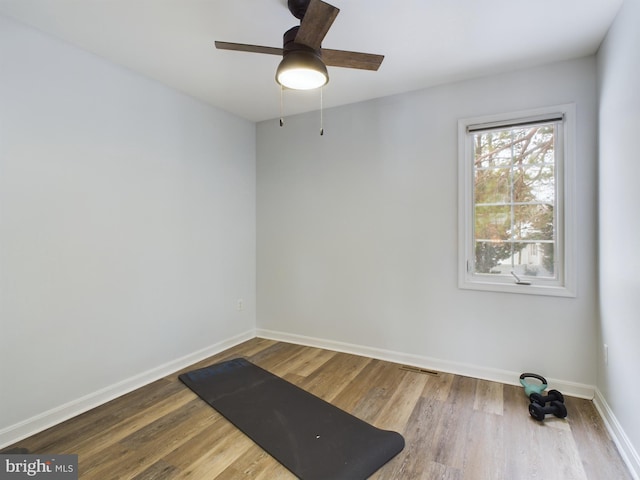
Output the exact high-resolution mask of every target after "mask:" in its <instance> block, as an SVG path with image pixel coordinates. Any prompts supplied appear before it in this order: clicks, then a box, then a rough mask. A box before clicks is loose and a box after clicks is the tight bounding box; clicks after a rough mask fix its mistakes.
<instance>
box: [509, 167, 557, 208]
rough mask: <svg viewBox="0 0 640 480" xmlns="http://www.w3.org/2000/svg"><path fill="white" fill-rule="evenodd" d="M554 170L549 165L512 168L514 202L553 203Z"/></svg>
mask: <svg viewBox="0 0 640 480" xmlns="http://www.w3.org/2000/svg"><path fill="white" fill-rule="evenodd" d="M555 194H556V192H555V171H554V167H553V166H551V165H533V166H527V167H515V168H514V169H513V201H514V202H548V203H555Z"/></svg>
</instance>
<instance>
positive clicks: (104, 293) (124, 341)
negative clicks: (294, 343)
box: [0, 17, 255, 445]
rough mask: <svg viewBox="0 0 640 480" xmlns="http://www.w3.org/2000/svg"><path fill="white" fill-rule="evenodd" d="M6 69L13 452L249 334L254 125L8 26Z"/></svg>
mask: <svg viewBox="0 0 640 480" xmlns="http://www.w3.org/2000/svg"><path fill="white" fill-rule="evenodd" d="M0 72H1V74H0V275H1V277H0V282H1V283H0V292H1V293H0V295H1V297H0V310H1V311H0V322H1V333H0V404H1V405H2V406H1V408H0V445H1V444H2V443H3V441H10V440H11V439H15V437H16V435H17V436H20V435H22V434H25V433H29V429H31V428H38V427H42V426H44V425H46V423H47V422H49V421H56V420H60V416H61V415H62V416H64V415H65V414H66V413H69V414H73V413H77V408H82V407H83V406H84V407H86V406H89V405H90V404H91V403H92V402H96V401H98V402H99V401H104V400H105V395H106V396H113V395H117V394H120V393H122V390H123V389H125V390H126V389H127V388H134V387H135V386H138V385H139V384H140V383H144V382H146V381H150V380H151V379H152V378H153V376H154V375H159V374H162V372H163V371H164V370H165V369H163V366H165V367H166V368H171V366H173V367H175V366H176V365H178V364H177V363H172V362H176V361H177V360H179V359H181V358H185V359H186V358H188V359H191V358H193V354H194V352H201V353H202V354H204V353H205V351H210V350H211V349H212V348H213V349H215V347H216V345H220V344H221V342H222V343H223V344H224V343H225V342H228V341H229V340H230V339H231V340H232V339H237V338H240V337H242V336H253V333H254V331H255V330H254V329H255V309H254V305H255V298H254V296H255V125H254V124H253V123H251V122H248V121H245V120H240V119H238V118H237V117H234V116H232V115H229V114H227V113H224V112H221V111H219V110H216V109H213V108H210V107H208V106H205V105H203V104H200V103H198V102H196V101H194V100H192V99H190V98H188V97H185V96H183V95H181V94H178V93H177V92H175V91H173V90H170V89H168V88H166V87H163V86H161V85H159V84H157V83H155V82H152V81H149V80H147V79H145V78H142V77H140V76H137V75H134V74H132V73H130V72H129V71H127V70H124V69H122V68H120V67H117V66H114V65H113V64H111V63H108V62H106V61H103V60H102V59H100V58H98V57H96V56H93V55H91V54H88V53H86V52H83V51H81V50H78V49H76V48H73V47H70V46H69V45H67V44H65V43H63V42H60V41H57V40H55V39H53V38H51V37H47V36H45V35H43V34H40V33H38V32H36V31H35V30H32V29H29V28H26V27H23V26H20V25H19V24H17V23H15V22H13V21H11V20H8V19H6V18H4V17H0ZM238 298H243V299H244V300H245V306H246V309H245V310H244V311H242V312H238V311H237V310H236V300H237V299H238ZM178 363H179V362H178ZM145 373H146V374H145ZM83 402H84V403H83ZM67 410H68V411H67ZM23 422H26V424H24V423H23ZM39 422H44V423H39ZM23 427H24V429H23V430H21V429H22V428H23Z"/></svg>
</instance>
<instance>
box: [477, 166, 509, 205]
mask: <svg viewBox="0 0 640 480" xmlns="http://www.w3.org/2000/svg"><path fill="white" fill-rule="evenodd" d="M474 196H475V203H476V204H484V203H509V202H510V201H511V168H492V169H488V170H476V172H475V188H474Z"/></svg>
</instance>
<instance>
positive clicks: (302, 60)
mask: <svg viewBox="0 0 640 480" xmlns="http://www.w3.org/2000/svg"><path fill="white" fill-rule="evenodd" d="M276 81H277V82H278V83H279V84H280V85H282V86H283V87H286V88H290V89H293V90H313V89H315V88H319V87H322V86H323V85H326V83H327V82H328V81H329V73H328V72H327V67H326V65H325V64H324V62H323V61H322V59H321V58H320V56H319V55H318V54H317V53H316V52H314V51H309V50H292V51H289V52H287V53H286V54H285V55H284V58H283V59H282V61H281V62H280V65H278V69H277V70H276Z"/></svg>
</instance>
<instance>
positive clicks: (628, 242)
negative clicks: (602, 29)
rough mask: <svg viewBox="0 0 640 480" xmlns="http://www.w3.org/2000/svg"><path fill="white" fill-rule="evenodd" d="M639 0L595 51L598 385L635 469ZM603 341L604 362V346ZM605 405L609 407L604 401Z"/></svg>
mask: <svg viewBox="0 0 640 480" xmlns="http://www.w3.org/2000/svg"><path fill="white" fill-rule="evenodd" d="M638 25H640V1H639V0H626V1H625V3H624V4H623V7H622V9H621V10H620V12H619V13H618V16H617V18H616V20H615V22H614V23H613V25H612V27H611V29H610V31H609V33H608V35H607V37H606V39H605V41H604V43H603V45H602V46H601V48H600V51H599V53H598V74H599V75H598V80H599V82H598V83H599V95H598V99H599V110H600V125H599V132H600V137H599V139H600V142H599V145H600V154H599V182H600V185H599V203H600V317H601V325H600V342H599V348H598V353H599V355H598V389H599V391H600V392H601V394H602V397H603V399H604V402H606V405H605V412H604V413H605V414H608V415H609V416H610V421H611V424H612V425H613V426H614V427H615V428H620V429H621V431H620V432H619V438H620V439H621V443H622V445H621V446H622V448H623V451H625V452H626V454H627V456H628V458H629V460H630V462H631V463H632V465H633V466H634V468H635V470H636V472H637V474H638V475H640V457H639V456H638V451H640V415H639V414H638V405H640V384H638V381H637V380H638V366H640V348H639V346H638V344H639V342H640V275H639V273H640V213H638V212H639V211H640V187H639V185H638V180H639V179H640V155H639V151H640V150H639V148H638V145H639V144H638V131H639V130H640V92H638V78H640V48H639V46H640V29H638ZM604 344H607V345H608V347H609V348H608V362H607V363H606V362H605V358H604V352H603V345H604ZM607 406H608V408H609V409H610V410H607V408H606V407H607Z"/></svg>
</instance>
